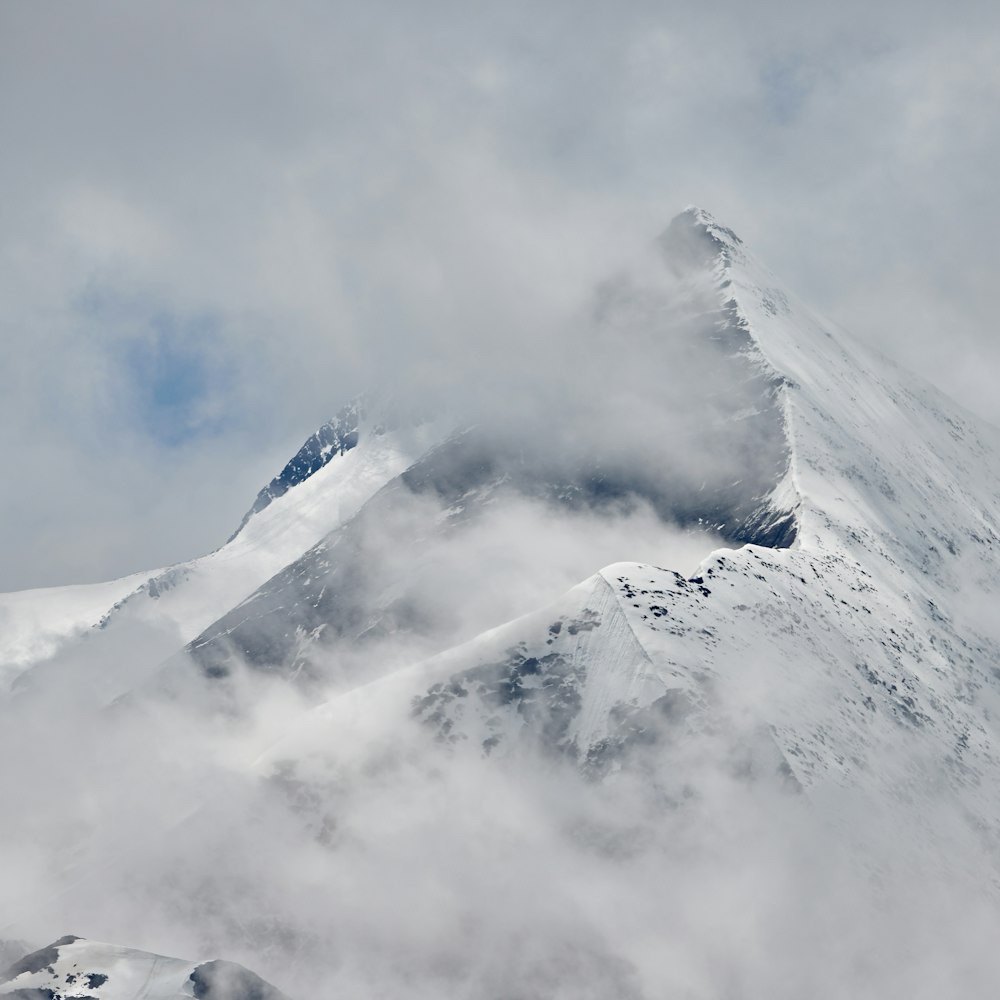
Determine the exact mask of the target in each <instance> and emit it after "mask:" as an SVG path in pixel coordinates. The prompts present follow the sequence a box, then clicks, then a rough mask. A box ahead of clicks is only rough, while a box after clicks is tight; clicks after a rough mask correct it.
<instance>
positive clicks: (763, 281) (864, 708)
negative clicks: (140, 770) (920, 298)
mask: <svg viewBox="0 0 1000 1000" xmlns="http://www.w3.org/2000/svg"><path fill="white" fill-rule="evenodd" d="M664 241H665V242H666V243H667V244H669V245H670V257H669V259H670V261H671V264H672V266H674V267H678V260H680V261H681V270H682V271H686V273H687V274H688V275H689V277H690V279H691V280H700V278H701V276H702V275H703V273H704V269H705V268H708V269H709V271H710V273H711V276H712V279H713V281H714V282H715V283H716V285H717V287H718V294H719V295H720V297H721V299H722V303H723V308H724V311H725V312H726V314H727V316H728V319H727V321H726V327H727V330H726V332H727V335H731V332H732V330H733V328H734V327H735V328H736V329H737V330H738V331H739V332H741V333H742V334H743V341H742V344H741V346H740V348H739V349H740V350H741V351H742V352H743V354H744V356H745V357H747V358H748V360H749V361H750V362H751V363H752V364H754V365H757V366H760V367H761V368H762V369H764V370H765V372H766V374H767V380H766V383H765V384H773V383H774V382H777V383H778V384H779V385H780V390H779V394H780V404H781V408H782V413H783V416H784V429H785V434H786V436H787V441H788V445H789V449H790V462H789V466H788V470H787V473H786V475H785V476H784V477H783V479H782V480H781V482H780V483H778V484H777V486H776V487H775V488H774V490H773V492H772V494H771V497H770V498H769V499H768V500H767V501H766V502H765V503H764V504H763V505H762V506H761V508H760V514H759V517H760V519H761V523H767V522H777V521H780V520H782V519H786V518H789V517H794V521H795V526H796V541H795V544H794V546H792V547H791V548H787V547H786V548H771V547H766V546H762V545H759V544H749V545H746V546H745V547H743V548H740V549H736V550H719V551H717V552H715V553H713V554H712V555H711V556H709V557H708V558H707V559H706V560H705V561H704V563H703V564H702V566H701V568H700V570H699V573H698V574H697V575H696V576H694V577H692V578H691V579H686V578H685V577H684V576H683V575H681V574H678V573H676V572H674V571H673V570H670V569H662V568H658V567H655V566H651V565H641V564H618V565H613V566H610V567H608V568H607V569H605V570H603V571H602V572H601V573H599V574H597V575H596V576H595V577H593V578H592V579H591V580H589V581H587V582H586V583H585V584H581V586H580V587H578V588H576V589H575V590H574V591H572V592H571V593H570V594H568V595H567V596H566V598H565V599H564V600H563V601H562V602H560V603H557V604H556V605H555V606H553V607H552V608H550V609H548V610H546V611H544V612H540V613H538V614H534V615H529V616H528V617H527V618H524V619H520V620H518V621H516V622H513V623H511V624H509V625H507V626H504V627H502V628H500V629H496V630H493V631H491V632H489V633H487V634H485V635H484V636H482V637H481V638H480V639H477V640H474V641H472V642H471V643H468V644H466V645H465V646H463V647H461V648H459V649H457V650H454V651H451V652H449V653H446V654H444V655H443V656H441V657H439V658H437V659H435V660H432V661H430V662H429V663H428V664H426V665H422V666H419V667H415V668H413V669H412V670H410V671H405V672H402V673H400V674H397V675H396V676H394V677H391V678H388V679H386V680H384V681H381V682H379V683H377V684H373V685H369V686H367V687H365V688H363V689H360V690H359V691H357V692H353V693H352V694H350V695H348V696H345V697H346V699H347V700H345V701H344V702H343V704H342V705H338V701H334V702H332V703H330V704H329V705H327V706H325V707H323V708H322V709H320V710H317V712H316V714H315V716H314V718H313V719H312V721H311V722H310V723H309V724H308V725H307V726H302V727H299V729H298V731H297V732H296V734H295V735H294V736H292V737H289V740H288V741H287V742H286V743H283V744H281V745H279V747H277V748H275V750H274V751H273V753H272V754H271V755H269V757H268V758H267V760H268V761H270V762H271V763H274V762H275V761H279V760H280V761H282V762H283V763H282V766H283V767H286V768H288V767H293V768H294V767H295V766H296V764H295V762H297V761H298V762H300V764H301V766H303V767H305V768H306V770H308V767H309V766H310V765H308V764H307V763H305V762H308V761H315V760H316V759H317V758H319V759H322V758H323V754H324V750H323V746H324V732H331V731H341V730H342V727H343V725H345V724H347V721H346V720H347V719H358V718H364V717H366V716H369V715H379V714H380V713H384V712H385V711H386V704H390V705H392V706H393V708H392V709H391V710H390V711H395V712H397V713H404V714H408V713H411V712H412V713H414V714H415V715H416V716H417V717H418V718H420V719H421V720H423V721H424V722H425V723H426V724H428V725H429V726H431V727H432V729H433V731H434V732H435V733H437V735H438V737H439V738H440V739H442V740H444V741H446V742H449V743H452V744H455V745H456V746H467V747H470V748H472V750H473V752H475V753H482V754H496V753H502V752H504V748H505V747H506V748H507V750H508V751H509V750H510V749H511V747H512V745H513V744H516V743H519V742H523V741H524V740H525V739H527V740H528V741H530V742H532V743H534V744H538V743H540V744H542V745H543V746H545V747H547V748H548V749H549V750H553V751H558V752H560V753H569V754H571V755H572V756H573V757H574V758H576V759H577V760H579V762H580V763H581V765H583V766H584V767H585V768H589V769H596V770H597V771H599V772H601V773H604V772H606V771H607V770H608V769H609V768H610V769H612V770H613V769H615V768H616V767H620V766H622V763H621V762H622V760H624V759H626V756H627V752H628V749H629V747H630V746H632V745H633V744H635V743H636V741H639V742H643V741H649V740H657V739H665V738H667V736H665V735H664V734H665V733H666V734H668V735H669V733H670V731H671V729H674V730H675V732H674V736H676V735H677V732H686V733H689V734H690V733H691V732H692V731H699V732H705V731H708V730H713V729H714V730H718V731H721V732H724V733H729V734H731V736H732V739H733V740H734V741H735V743H736V744H740V745H741V747H742V750H740V752H745V753H746V754H749V757H750V759H756V758H760V759H762V760H765V761H766V762H767V764H766V769H767V770H769V771H770V772H771V773H772V774H773V775H774V776H776V778H777V779H778V780H779V782H781V783H790V785H791V786H793V787H797V788H802V789H804V790H805V791H806V793H807V794H808V795H810V796H812V797H813V799H814V801H815V804H816V807H817V808H818V809H820V810H821V811H822V810H826V811H827V812H828V814H829V815H828V818H829V820H830V822H831V823H834V824H836V823H837V822H838V806H837V803H838V802H841V801H842V800H841V799H840V798H839V796H840V795H841V794H842V793H843V792H844V791H846V792H848V793H849V794H850V795H852V796H856V797H860V799H861V800H863V801H864V802H865V803H866V804H867V805H866V808H867V809H869V810H872V811H874V812H875V813H879V812H884V813H885V814H886V815H887V816H889V817H891V818H892V822H893V823H895V824H899V823H900V822H901V817H906V820H905V823H904V824H903V825H904V826H905V827H906V828H907V829H908V830H909V831H910V833H911V834H912V836H911V839H910V842H909V843H906V844H901V845H900V848H899V855H900V857H903V858H906V860H907V863H911V862H912V863H920V864H924V865H926V866H928V867H929V868H931V867H935V866H938V867H940V866H941V865H946V866H947V870H949V871H952V872H953V873H954V874H955V875H956V876H957V875H958V874H964V875H965V876H966V877H967V878H968V881H969V883H970V884H972V885H979V886H981V887H985V886H988V885H989V884H990V882H991V881H992V880H994V879H997V878H1000V855H998V854H997V850H996V846H997V845H996V833H995V831H997V830H998V829H1000V800H998V799H997V796H996V794H995V789H996V788H997V787H1000V732H998V729H997V722H996V719H997V713H998V711H1000V645H998V629H997V628H996V621H995V617H994V609H995V607H996V606H997V603H996V602H997V591H998V590H1000V562H998V558H997V556H998V552H1000V533H998V528H997V526H998V524H1000V436H998V435H997V433H996V432H995V431H994V430H993V429H992V428H989V427H984V426H982V425H981V424H977V422H976V421H975V419H974V418H972V417H971V416H970V415H969V414H967V413H964V412H963V411H962V410H961V409H960V408H959V407H958V406H956V405H955V404H954V403H952V402H951V401H949V400H948V399H946V398H945V397H943V396H942V395H941V394H940V393H938V392H936V391H935V390H933V389H932V388H930V387H928V386H925V385H923V384H921V383H920V382H919V381H918V380H916V379H915V378H914V377H912V376H909V375H907V374H906V373H904V372H901V371H900V370H899V369H897V368H896V367H895V366H894V365H892V364H891V363H889V362H887V361H886V360H884V359H882V358H880V357H877V356H874V355H872V354H871V353H870V352H868V351H867V350H865V349H864V348H862V347H861V346H860V345H858V344H857V343H855V342H853V341H852V340H850V338H848V337H847V336H846V335H844V334H842V333H840V332H839V331H833V330H831V329H830V328H829V326H828V324H826V323H824V322H823V321H822V320H820V319H819V318H817V317H816V316H815V315H814V314H812V313H811V312H810V311H809V310H808V309H807V308H806V307H804V306H803V305H801V304H800V303H798V302H797V301H796V300H794V299H793V298H792V297H791V296H790V295H788V294H786V293H784V292H783V291H781V290H780V289H779V288H778V286H777V282H776V281H775V279H774V278H773V276H772V275H770V273H769V272H767V271H766V269H764V268H763V267H762V266H761V265H759V264H758V263H756V262H755V261H754V260H753V259H752V258H751V257H750V256H749V254H748V253H747V252H746V251H745V249H744V248H743V246H742V244H741V242H740V241H739V239H738V238H737V237H735V236H734V235H733V234H732V233H731V232H729V231H728V230H726V229H724V228H723V227H721V226H719V225H718V224H717V223H715V222H714V220H712V219H711V218H710V217H709V216H707V215H706V214H705V213H702V212H700V211H697V210H691V211H689V212H688V213H686V214H685V215H683V216H681V217H679V218H678V219H677V220H675V222H674V223H673V224H672V226H671V229H670V230H669V231H668V233H667V234H666V236H665V237H664ZM678 243H679V244H680V245H681V246H682V247H683V248H685V250H686V251H687V252H686V253H683V254H678V252H677V244H678ZM338 746H340V744H339V743H338ZM737 750H739V747H735V746H734V753H735V752H737ZM835 789H841V790H842V791H841V792H835V791H834V790H835ZM845 815H848V814H845ZM849 815H856V814H855V813H850V814H849ZM956 817H963V818H962V819H961V820H960V821H959V822H958V823H957V829H952V827H953V826H956ZM843 822H844V823H845V824H846V825H847V826H848V827H849V825H850V821H849V820H847V819H844V820H843ZM944 830H947V831H948V833H947V835H945V834H944V833H943V831H944ZM845 835H854V834H853V833H852V831H851V830H850V829H846V830H845ZM956 844H960V845H962V846H963V849H955V845H956ZM945 845H947V846H945ZM915 859H916V860H915ZM984 866H985V867H984ZM987 872H989V873H992V874H986V873H987ZM983 891H986V889H985V888H983Z"/></svg>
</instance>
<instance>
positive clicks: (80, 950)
mask: <svg viewBox="0 0 1000 1000" xmlns="http://www.w3.org/2000/svg"><path fill="white" fill-rule="evenodd" d="M0 975H2V976H4V977H5V981H3V982H0V996H11V997H19V998H21V1000H43V998H45V1000H73V998H81V1000H86V998H90V1000H93V998H95V997H100V998H101V1000H182V998H184V997H198V998H200V1000H282V994H281V993H279V992H278V991H277V990H276V989H275V988H274V987H273V986H271V985H270V984H268V983H266V982H264V980H263V979H261V978H260V977H259V976H255V975H254V974H253V973H252V972H249V971H248V970H246V969H244V968H243V967H242V966H239V965H234V964H233V963H230V962H200V963H199V962H186V961H184V960H183V959H178V958H167V957H166V956H164V955H153V954H150V953H149V952H144V951H137V950H136V949H134V948H122V947H120V946H118V945H111V944H103V943H102V942H100V941H85V940H83V939H82V938H77V937H72V936H70V937H64V938H60V939H59V940H58V941H56V942H55V943H54V944H51V945H49V946H48V947H47V948H42V949H41V950H40V951H36V952H32V953H31V954H30V955H26V956H25V957H24V958H22V959H21V960H20V961H18V962H16V963H15V964H14V965H13V966H12V967H11V968H10V969H8V970H7V971H6V972H5V973H2V972H0Z"/></svg>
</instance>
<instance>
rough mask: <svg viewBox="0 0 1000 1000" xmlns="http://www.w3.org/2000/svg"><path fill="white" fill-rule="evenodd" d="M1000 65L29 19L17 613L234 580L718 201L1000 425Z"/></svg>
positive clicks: (744, 37)
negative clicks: (393, 439)
mask: <svg viewBox="0 0 1000 1000" xmlns="http://www.w3.org/2000/svg"><path fill="white" fill-rule="evenodd" d="M998 29H1000V13H997V11H996V9H995V6H994V5H992V4H987V3H976V2H965V3H953V4H949V5H943V4H934V5H932V4H928V3H908V4H902V3H879V4H877V5H872V4H861V3H855V2H848V3H842V4H839V5H836V9H834V6H833V5H819V4H801V3H791V2H781V0H767V2H765V3H761V4H756V5H753V6H752V7H751V6H748V5H746V4H736V3H733V2H728V0H723V2H717V3H714V4H704V3H693V2H684V3H677V4H666V3H643V2H630V0H626V2H623V3H620V4H616V5H610V4H596V3H593V4H591V3H587V2H579V0H577V2H573V3H556V2H552V3H544V4H537V3H536V4H520V3H508V4H504V5H496V4H494V5H489V6H487V5H485V4H484V5H478V4H468V3H465V4H459V3H439V2H429V3H421V4H404V3H400V2H398V0H397V2H383V3H367V4H364V5H360V4H337V3H328V2H323V3H320V2H309V0H300V2H295V3H282V4H275V3H258V2H255V0H240V2H238V3H236V2H232V3H230V2H215V3H209V4H203V3H197V4H196V3H185V2H179V0H171V2H169V3H160V2H152V0H150V2H144V3H142V4H134V3H125V2H121V3H118V2H104V3H100V2H90V3H86V4H83V3H80V4H55V3H46V2H38V0H21V2H17V0H9V2H7V3H5V4H3V5H2V6H0V136H2V141H3V148H4V153H3V156H2V157H0V185H2V191H3V197H2V199H0V219H2V226H0V338H2V340H0V342H2V346H3V363H2V364H0V407H2V413H0V447H2V449H3V454H4V460H5V467H6V470H7V475H6V485H5V487H4V489H3V491H2V493H0V552H2V553H3V555H4V558H3V559H2V561H0V589H15V588H20V587H27V586H39V585H45V584H55V583H60V582H70V581H78V580H86V579H98V578H102V577H107V576H113V575H117V574H121V573H124V572H128V571H133V570H136V569H140V568H144V567H151V566H154V565H158V564H163V563H167V562H171V561H176V560H179V559H183V558H188V557H191V556H193V555H196V554H199V553H200V552H202V551H205V550H207V549H209V548H212V547H214V546H215V545H217V544H219V543H220V542H221V541H223V540H224V539H225V538H226V537H227V536H228V534H229V533H230V532H231V531H232V530H233V528H234V527H235V526H236V524H237V523H238V522H239V518H240V516H241V515H242V513H243V511H244V510H245V509H246V508H247V507H248V506H249V504H250V502H251V500H252V498H253V495H254V494H255V492H256V490H257V489H258V488H259V487H260V486H261V485H262V484H263V483H264V482H265V481H266V480H267V479H269V478H270V476H271V475H273V474H274V472H275V471H277V469H278V468H279V467H280V465H281V464H282V462H283V461H284V460H285V458H286V457H288V455H289V454H290V453H291V452H292V451H294V449H295V448H296V447H297V446H298V444H299V443H300V441H301V440H302V439H304V438H305V437H306V436H307V435H308V433H309V432H310V431H311V430H312V429H314V427H315V426H316V425H318V424H319V423H320V422H322V421H323V420H324V419H326V417H327V416H329V415H330V414H331V413H332V412H334V411H335V410H336V409H338V408H339V406H340V405H341V404H342V402H343V401H344V400H345V398H347V397H349V396H351V395H353V394H354V393H356V392H357V391H359V390H360V389H361V388H363V387H364V386H366V385H368V384H371V383H372V382H374V381H378V380H380V379H381V378H383V377H390V378H394V379H404V380H410V379H413V378H417V379H420V378H425V377H426V378H428V381H429V382H433V381H434V379H433V378H432V377H430V376H428V372H430V373H431V375H433V373H434V371H435V370H437V369H440V368H441V367H442V366H443V367H445V368H447V367H448V366H449V365H453V364H454V362H453V360H452V359H455V358H463V357H467V356H468V353H469V345H470V344H471V345H476V344H479V343H484V342H486V341H487V340H488V341H489V342H490V343H492V344H493V345H494V349H495V348H496V345H497V344H498V343H499V344H501V345H502V344H503V342H504V338H505V337H507V336H509V337H510V338H511V342H512V343H516V344H518V345H523V344H524V343H525V336H524V331H525V330H531V329H538V331H539V333H538V336H539V338H541V337H543V336H544V330H545V323H546V321H547V320H548V319H549V318H551V317H555V316H557V315H559V314H560V310H561V309H562V308H563V307H564V306H566V305H567V304H569V303H572V302H573V301H574V299H575V298H576V297H577V296H580V295H583V294H585V292H586V289H587V288H588V286H589V284H590V283H591V282H593V281H594V280H596V279H597V278H598V277H600V276H601V275H602V274H604V273H606V272H607V271H608V270H609V269H613V268H614V267H615V266H616V261H617V260H618V259H619V257H620V256H621V255H624V254H626V253H628V252H629V250H630V248H633V247H635V246H637V245H639V244H640V243H642V242H643V241H648V240H649V239H651V238H652V237H654V236H655V235H656V234H657V233H658V232H659V231H660V230H661V229H662V228H663V227H664V226H665V225H666V223H667V222H668V221H669V219H670V218H671V216H672V215H674V214H675V213H676V212H677V211H679V210H680V209H681V208H683V207H684V206H686V205H688V204H690V203H697V204H700V205H703V206H704V207H706V208H708V209H709V210H710V211H712V212H714V213H715V214H716V215H717V216H718V217H719V218H720V219H721V220H723V221H724V222H725V223H727V224H728V225H730V226H732V227H733V228H734V229H736V231H737V232H739V233H740V234H741V235H742V236H743V238H744V239H745V240H746V241H747V242H748V243H749V244H750V246H751V247H752V248H754V250H755V251H756V252H757V253H758V254H759V256H761V257H762V258H764V259H765V260H767V261H768V262H769V263H770V265H771V266H772V267H773V268H774V270H775V271H777V272H778V273H779V274H780V275H782V276H783V277H784V279H785V280H786V283H787V284H788V285H789V286H790V287H791V288H793V289H795V290H796V291H797V292H798V293H799V294H801V295H802V296H803V297H804V298H805V299H807V300H809V301H811V302H812V303H813V304H814V305H816V306H817V307H818V308H819V309H820V310H821V311H823V312H825V313H826V314H827V315H828V316H830V317H831V318H832V319H834V320H835V321H838V322H839V323H841V324H842V325H844V326H846V327H848V328H849V329H851V330H852V331H853V332H854V333H855V334H856V335H858V336H859V337H861V338H862V339H864V340H866V341H868V342H869V343H872V344H874V345H876V346H877V347H879V348H881V349H882V350H883V351H884V352H885V353H887V354H889V355H891V356H893V357H895V358H896V359H898V360H899V361H901V362H902V363H903V364H905V365H906V366H908V367H910V368H911V369H914V370H916V371H917V372H919V373H921V374H923V375H924V376H925V377H927V378H929V379H931V380H933V381H935V382H936V383H937V384H939V385H940V386H941V387H942V388H944V389H945V390H946V391H948V392H949V393H950V394H951V395H953V396H955V397H956V398H958V399H959V400H960V401H962V402H963V403H964V404H965V405H966V406H968V407H969V408H970V409H972V410H974V411H976V412H978V413H980V414H982V415H983V416H984V417H986V418H987V419H990V420H991V421H992V422H993V423H996V424H1000V395H998V394H997V393H996V390H995V381H996V374H997V372H998V371H1000V340H998V338H997V337H996V335H995V330H994V317H993V311H994V306H993V302H992V298H993V289H992V281H991V279H992V277H993V271H994V270H995V267H996V258H997V250H996V239H995V236H994V233H995V232H996V231H997V230H998V229H1000V202H998V200H997V199H996V197H995V184H996V182H995V177H996V174H997V160H998V157H997V153H998V151H1000V126H998V124H997V117H996V115H995V113H994V112H995V109H996V107H997V105H998V101H1000V67H998V63H997V60H996V51H997V44H998V42H1000V30H998ZM515 327H516V328H517V329H514V328H515ZM529 339H530V338H529ZM525 363H526V364H528V363H530V358H526V361H525Z"/></svg>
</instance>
